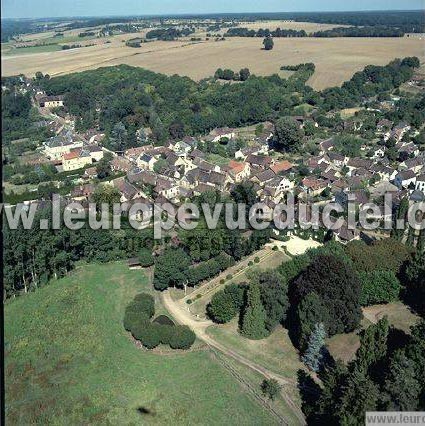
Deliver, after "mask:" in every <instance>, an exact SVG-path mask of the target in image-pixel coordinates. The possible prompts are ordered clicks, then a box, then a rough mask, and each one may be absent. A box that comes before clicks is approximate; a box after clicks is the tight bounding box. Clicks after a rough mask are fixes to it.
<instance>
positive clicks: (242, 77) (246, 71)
mask: <svg viewBox="0 0 425 426" xmlns="http://www.w3.org/2000/svg"><path fill="white" fill-rule="evenodd" d="M250 75H251V73H250V71H249V69H248V68H242V69H241V70H240V71H239V79H240V80H241V81H246V80H248V78H249V76H250Z"/></svg>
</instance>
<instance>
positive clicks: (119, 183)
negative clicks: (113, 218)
mask: <svg viewBox="0 0 425 426" xmlns="http://www.w3.org/2000/svg"><path fill="white" fill-rule="evenodd" d="M110 183H111V184H112V185H113V186H114V187H115V188H117V189H118V191H119V192H120V194H121V198H120V202H121V203H126V202H128V201H131V200H134V199H136V198H142V197H143V198H145V197H146V195H145V194H144V193H143V191H141V190H140V189H138V188H136V187H135V186H134V185H132V184H131V183H130V182H128V181H127V180H126V179H125V177H120V178H117V179H114V180H112V181H111V182H110Z"/></svg>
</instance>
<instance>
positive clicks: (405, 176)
mask: <svg viewBox="0 0 425 426" xmlns="http://www.w3.org/2000/svg"><path fill="white" fill-rule="evenodd" d="M415 184H416V173H415V172H414V171H413V170H404V171H402V172H399V173H398V174H397V176H396V177H395V179H394V185H396V186H397V187H398V188H400V189H402V188H405V189H407V188H409V186H410V185H413V186H415Z"/></svg>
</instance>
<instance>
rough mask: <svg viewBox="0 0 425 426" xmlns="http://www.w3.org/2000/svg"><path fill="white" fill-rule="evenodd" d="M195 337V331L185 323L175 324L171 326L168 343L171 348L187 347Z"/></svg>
mask: <svg viewBox="0 0 425 426" xmlns="http://www.w3.org/2000/svg"><path fill="white" fill-rule="evenodd" d="M195 339H196V335H195V333H194V332H193V331H192V330H191V329H190V328H189V327H188V326H187V325H177V326H175V327H173V333H172V335H171V337H170V342H169V343H170V347H171V348H172V349H189V348H190V347H191V346H192V345H193V343H194V342H195Z"/></svg>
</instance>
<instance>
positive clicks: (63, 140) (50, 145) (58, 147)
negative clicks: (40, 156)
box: [44, 134, 83, 160]
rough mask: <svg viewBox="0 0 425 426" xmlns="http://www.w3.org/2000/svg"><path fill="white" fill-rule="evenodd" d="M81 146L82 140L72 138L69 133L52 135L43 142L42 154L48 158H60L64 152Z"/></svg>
mask: <svg viewBox="0 0 425 426" xmlns="http://www.w3.org/2000/svg"><path fill="white" fill-rule="evenodd" d="M82 147H83V141H80V140H73V139H72V137H71V136H70V135H69V134H67V135H65V136H54V137H52V138H50V139H49V140H48V141H47V142H45V143H44V155H45V156H46V157H47V158H49V159H50V160H61V159H62V157H63V155H64V154H67V153H69V152H71V151H72V150H75V149H77V148H82Z"/></svg>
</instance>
